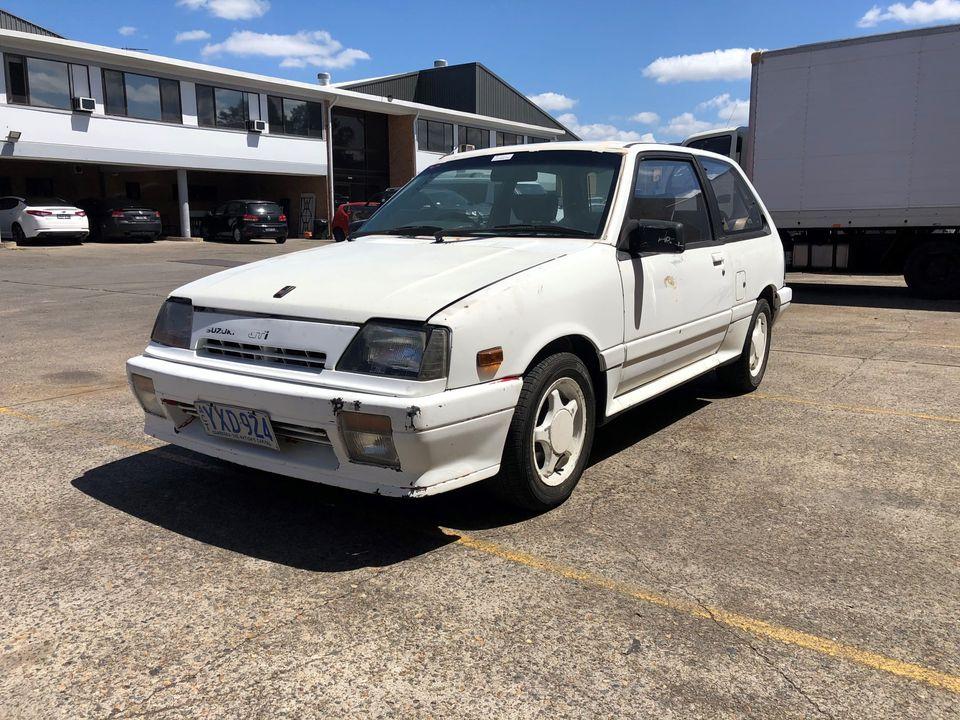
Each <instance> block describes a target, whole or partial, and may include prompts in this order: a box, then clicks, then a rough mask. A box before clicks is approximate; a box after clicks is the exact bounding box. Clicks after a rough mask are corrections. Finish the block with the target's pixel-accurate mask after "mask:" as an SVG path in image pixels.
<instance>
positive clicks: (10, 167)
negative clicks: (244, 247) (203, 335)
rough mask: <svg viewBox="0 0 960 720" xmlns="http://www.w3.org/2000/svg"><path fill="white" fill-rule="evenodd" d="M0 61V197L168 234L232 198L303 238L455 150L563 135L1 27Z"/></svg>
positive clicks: (550, 127) (552, 128) (540, 126)
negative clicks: (135, 220)
mask: <svg viewBox="0 0 960 720" xmlns="http://www.w3.org/2000/svg"><path fill="white" fill-rule="evenodd" d="M0 62H2V65H3V73H2V76H0V196H2V195H20V196H29V195H38V196H49V195H57V196H61V197H63V198H65V199H67V200H71V201H80V200H82V199H87V198H114V197H126V198H129V199H131V200H139V201H142V202H143V203H144V204H149V205H151V206H152V207H155V208H156V209H158V210H159V211H160V213H161V218H162V219H163V224H164V233H165V234H168V235H179V236H189V235H191V234H194V235H195V234H196V232H197V225H198V223H199V220H200V218H201V217H202V216H203V215H205V214H206V213H207V212H208V211H210V210H212V209H214V208H215V207H216V206H217V205H218V204H219V203H222V202H225V201H227V200H230V199H233V198H238V197H260V198H263V199H266V200H274V201H277V202H279V203H280V204H281V205H282V206H284V208H285V209H286V211H287V217H288V218H289V222H290V234H291V236H298V235H302V234H303V233H304V232H306V231H308V230H309V231H315V229H316V223H315V221H316V220H317V219H319V218H329V216H330V213H331V210H332V208H334V207H335V205H336V204H337V203H339V202H340V201H344V200H347V199H349V200H365V199H368V198H369V197H371V196H372V195H373V194H374V193H376V192H379V191H381V190H384V189H385V188H386V187H388V186H398V185H402V184H403V183H405V182H406V181H407V180H409V179H410V178H411V177H412V176H413V175H415V174H416V173H417V172H419V171H420V170H422V169H423V168H425V167H427V166H429V165H430V164H432V163H433V162H435V161H436V159H437V158H439V157H441V156H442V155H444V154H447V153H449V152H452V151H453V150H454V149H455V147H456V146H457V145H459V144H463V143H470V144H474V145H492V144H501V145H506V144H513V143H514V142H518V141H522V142H536V141H549V140H554V139H558V138H560V137H563V136H564V132H565V131H564V129H563V128H562V127H557V125H556V124H549V123H546V122H543V123H539V122H520V121H515V120H509V119H504V118H499V117H492V116H488V115H483V114H479V113H475V112H468V111H463V110H458V109H451V108H445V107H438V106H435V105H428V104H425V103H422V102H417V101H415V100H405V99H402V98H396V97H382V96H376V95H371V94H367V93H363V92H356V91H354V90H350V89H346V88H343V87H339V86H333V85H329V84H319V83H317V84H312V83H302V82H296V81H292V80H286V79H282V78H275V77H268V76H263V75H256V74H251V73H244V72H238V71H235V70H230V69H226V68H221V67H215V66H211V65H204V64H199V63H193V62H188V61H184V60H179V59H175V58H168V57H162V56H157V55H151V54H147V53H142V52H135V51H129V50H121V49H117V48H111V47H105V46H99V45H92V44H88V43H82V42H76V41H72V40H67V39H64V38H60V37H58V36H55V35H43V34H39V33H37V32H23V31H18V30H5V29H0ZM471 140H475V141H476V142H471ZM331 180H332V182H331ZM191 226H192V227H193V230H192V231H191Z"/></svg>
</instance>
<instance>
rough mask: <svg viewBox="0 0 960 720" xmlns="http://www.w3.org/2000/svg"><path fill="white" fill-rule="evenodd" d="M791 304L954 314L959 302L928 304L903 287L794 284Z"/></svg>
mask: <svg viewBox="0 0 960 720" xmlns="http://www.w3.org/2000/svg"><path fill="white" fill-rule="evenodd" d="M787 284H788V285H789V286H790V287H791V288H793V302H795V303H797V304H798V305H836V306H841V307H865V308H886V309H894V310H939V311H954V312H956V311H958V310H960V300H932V299H929V298H922V297H918V296H916V295H914V294H913V292H912V291H911V290H910V289H909V288H906V287H886V286H877V285H833V284H830V283H816V282H794V281H788V283H787Z"/></svg>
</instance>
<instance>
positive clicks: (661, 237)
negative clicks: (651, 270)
mask: <svg viewBox="0 0 960 720" xmlns="http://www.w3.org/2000/svg"><path fill="white" fill-rule="evenodd" d="M620 239H621V244H620V247H621V248H622V249H624V250H627V251H628V252H629V253H630V254H631V255H633V256H634V257H637V256H639V255H641V254H643V253H674V254H678V253H682V252H683V251H684V249H685V248H686V244H685V242H684V239H683V224H682V223H676V222H670V221H669V220H627V222H625V223H624V225H623V230H622V232H621V238H620Z"/></svg>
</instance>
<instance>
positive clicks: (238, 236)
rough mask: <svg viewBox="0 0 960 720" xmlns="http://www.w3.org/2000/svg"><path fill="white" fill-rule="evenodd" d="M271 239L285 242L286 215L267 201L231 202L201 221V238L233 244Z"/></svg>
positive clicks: (275, 204)
mask: <svg viewBox="0 0 960 720" xmlns="http://www.w3.org/2000/svg"><path fill="white" fill-rule="evenodd" d="M253 238H270V239H273V240H276V241H277V242H278V243H283V242H286V241H287V216H286V215H284V214H283V210H282V209H281V207H280V206H279V205H277V203H275V202H271V201H269V200H231V201H229V202H225V203H223V204H222V205H220V206H219V207H218V208H217V209H216V210H214V211H213V212H211V213H210V214H209V215H208V216H207V217H205V218H204V220H203V239H204V240H220V239H230V240H233V241H234V242H241V241H243V240H252V239H253Z"/></svg>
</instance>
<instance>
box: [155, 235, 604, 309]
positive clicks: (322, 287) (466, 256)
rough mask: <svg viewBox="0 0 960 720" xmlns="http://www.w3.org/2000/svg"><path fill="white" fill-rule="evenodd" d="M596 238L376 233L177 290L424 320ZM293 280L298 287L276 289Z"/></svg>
mask: <svg viewBox="0 0 960 720" xmlns="http://www.w3.org/2000/svg"><path fill="white" fill-rule="evenodd" d="M589 244H590V243H589V242H584V241H577V240H574V241H570V240H557V239H554V238H551V239H549V241H544V240H536V239H530V238H523V239H518V238H503V239H486V238H485V239H483V240H453V241H447V242H444V243H435V242H432V241H430V240H425V239H413V238H391V237H376V236H371V237H367V238H363V239H362V240H359V241H357V242H345V243H337V244H335V245H327V246H324V247H320V248H315V249H312V250H305V251H302V252H297V253H291V254H288V255H283V256H280V257H276V258H271V259H269V260H262V261H260V262H255V263H251V264H249V265H243V266H240V267H237V268H232V269H230V270H226V271H224V272H220V273H217V274H215V275H211V276H208V277H205V278H203V279H201V280H197V281H195V282H193V283H190V284H189V285H185V286H184V287H182V288H180V289H179V290H177V291H175V292H174V293H173V294H174V295H177V296H181V297H187V298H190V299H191V300H192V301H193V304H194V305H195V306H197V307H208V308H216V309H220V310H232V311H238V312H255V313H268V314H272V315H284V316H291V317H307V318H315V319H318V320H332V321H339V322H351V323H362V322H366V321H367V320H369V319H370V318H375V317H381V318H394V319H398V320H417V321H425V320H427V319H429V318H430V316H431V315H433V314H434V313H436V312H437V311H438V310H440V309H441V308H443V307H446V306H447V305H449V304H450V303H452V302H454V301H455V300H458V299H460V298H462V297H465V296H467V295H470V294H471V293H473V292H475V291H476V290H479V289H480V288H483V287H486V286H488V285H491V284H492V283H495V282H498V281H499V280H502V279H503V278H506V277H509V276H511V275H515V274H516V273H519V272H522V271H524V270H527V269H529V268H532V267H534V266H536V265H540V264H542V263H545V262H549V261H551V260H554V259H556V258H559V257H562V256H563V255H567V254H569V253H570V252H575V251H576V250H578V249H583V248H585V247H587V246H588V245H589ZM287 286H293V287H294V289H293V290H290V291H289V292H287V293H285V294H283V296H282V297H280V298H277V297H274V296H275V295H276V294H277V293H279V291H280V290H281V289H282V288H285V287H287Z"/></svg>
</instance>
